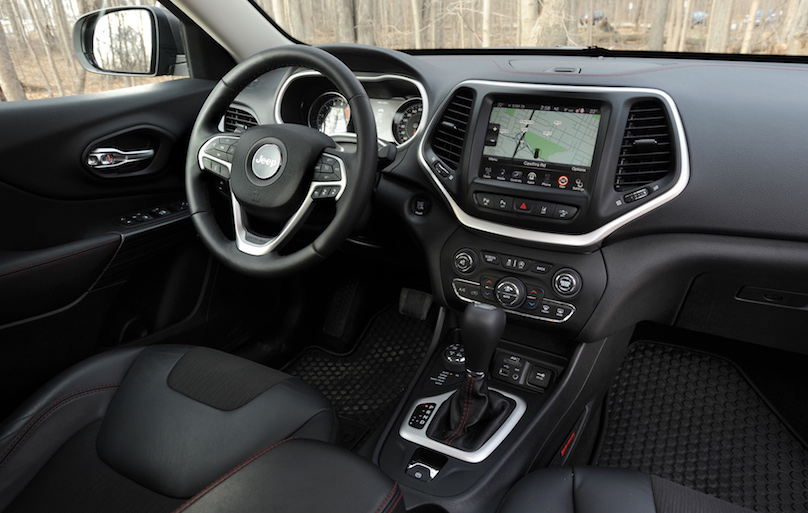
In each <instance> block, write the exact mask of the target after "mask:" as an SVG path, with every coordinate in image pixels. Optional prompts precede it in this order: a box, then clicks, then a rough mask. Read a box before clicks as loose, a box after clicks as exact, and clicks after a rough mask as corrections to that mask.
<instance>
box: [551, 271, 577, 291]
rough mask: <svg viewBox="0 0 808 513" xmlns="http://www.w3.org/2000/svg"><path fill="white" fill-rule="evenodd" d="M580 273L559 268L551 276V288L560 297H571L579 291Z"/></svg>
mask: <svg viewBox="0 0 808 513" xmlns="http://www.w3.org/2000/svg"><path fill="white" fill-rule="evenodd" d="M582 285H583V283H582V280H581V275H580V274H578V273H577V272H576V271H574V270H572V269H561V270H560V271H558V272H557V273H556V274H555V276H553V290H554V291H555V293H556V294H558V295H559V296H562V297H573V296H575V295H576V294H578V292H580V291H581V286H582Z"/></svg>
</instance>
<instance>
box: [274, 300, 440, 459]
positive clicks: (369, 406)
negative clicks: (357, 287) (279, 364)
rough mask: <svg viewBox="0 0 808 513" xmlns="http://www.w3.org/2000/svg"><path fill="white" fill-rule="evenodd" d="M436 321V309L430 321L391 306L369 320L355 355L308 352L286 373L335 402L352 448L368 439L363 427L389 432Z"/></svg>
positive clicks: (347, 441) (297, 359) (422, 356)
mask: <svg viewBox="0 0 808 513" xmlns="http://www.w3.org/2000/svg"><path fill="white" fill-rule="evenodd" d="M436 321H437V312H436V309H435V308H433V309H432V312H431V313H430V315H429V317H427V319H426V320H425V321H419V320H418V319H413V318H411V317H405V316H403V315H400V314H399V313H398V309H397V308H396V306H391V307H389V308H387V309H385V310H383V311H382V312H381V313H379V314H377V315H376V316H375V317H374V318H373V319H372V320H371V321H370V324H369V325H368V327H367V329H366V330H365V332H364V334H363V335H362V337H361V339H360V341H359V344H358V345H357V347H356V348H355V349H354V350H353V352H351V353H350V354H348V355H345V356H339V355H334V354H331V353H329V352H326V351H323V350H322V349H318V348H311V349H307V350H306V351H304V352H303V353H302V354H301V355H300V356H299V357H298V358H296V359H295V360H294V361H292V362H291V363H290V364H289V365H288V366H287V367H286V368H285V369H284V371H285V372H287V373H289V374H291V375H293V376H297V377H299V378H301V379H302V380H303V381H305V382H307V383H308V384H310V385H312V386H314V387H315V388H317V389H318V390H320V391H321V392H322V393H323V394H324V395H325V396H326V397H327V398H328V399H329V400H330V401H331V404H332V405H333V406H334V409H335V410H336V412H337V415H339V417H340V419H342V420H343V425H344V426H346V427H349V428H350V429H349V430H348V432H349V434H350V440H343V443H344V445H346V446H353V445H355V444H356V443H358V442H359V441H360V440H358V439H357V438H360V437H362V436H364V434H365V433H362V430H361V428H362V427H364V428H366V429H367V431H371V430H374V429H380V428H382V427H384V423H386V421H387V418H388V416H389V415H390V414H391V413H392V411H393V409H394V408H395V406H396V404H397V403H398V401H399V400H400V399H401V396H402V395H403V394H404V391H405V390H406V389H407V386H408V385H409V383H410V381H412V379H413V378H414V377H415V373H416V371H417V370H418V367H419V365H420V364H421V362H422V361H423V359H424V358H425V357H426V353H427V350H428V349H429V344H430V342H431V339H432V332H433V330H434V329H435V323H436ZM345 421H347V422H345ZM367 431H366V432H367Z"/></svg>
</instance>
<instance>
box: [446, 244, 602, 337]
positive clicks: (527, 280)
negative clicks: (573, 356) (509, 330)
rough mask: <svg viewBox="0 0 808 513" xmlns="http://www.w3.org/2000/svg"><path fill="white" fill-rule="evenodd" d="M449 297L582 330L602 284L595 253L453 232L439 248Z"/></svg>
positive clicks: (598, 257)
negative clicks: (555, 249)
mask: <svg viewBox="0 0 808 513" xmlns="http://www.w3.org/2000/svg"><path fill="white" fill-rule="evenodd" d="M441 254H442V256H441V259H442V263H441V269H442V271H441V273H442V276H443V279H442V281H443V284H444V291H445V294H446V297H447V300H448V301H449V302H450V303H452V304H453V306H454V307H455V308H462V304H463V303H487V304H492V305H497V306H499V307H501V308H503V309H504V310H505V311H506V312H508V313H509V315H510V316H511V317H514V318H515V319H523V320H524V321H525V322H531V321H535V322H541V323H548V324H550V325H553V326H557V327H559V328H563V329H564V330H565V331H569V332H575V331H576V330H580V329H581V328H582V327H583V325H584V324H585V323H586V321H587V319H588V318H589V316H590V315H591V313H592V311H594V308H595V306H597V302H598V300H599V299H600V297H601V295H602V294H603V291H604V289H605V286H606V269H605V266H604V264H603V258H602V256H601V255H600V253H599V252H593V253H589V254H575V253H561V252H556V251H548V250H543V249H539V248H525V247H521V246H516V245H513V244H508V243H504V242H497V241H493V240H488V239H482V238H479V237H476V236H474V235H473V234H470V233H468V232H462V231H461V232H458V233H455V234H454V235H453V236H452V237H450V239H449V240H448V241H447V243H446V245H445V246H444V249H443V251H442V252H441Z"/></svg>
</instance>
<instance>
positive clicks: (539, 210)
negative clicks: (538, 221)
mask: <svg viewBox="0 0 808 513" xmlns="http://www.w3.org/2000/svg"><path fill="white" fill-rule="evenodd" d="M555 210H556V205H555V203H545V202H543V201H538V202H536V205H535V206H534V207H533V212H531V214H533V215H534V216H538V217H553V214H554V213H555Z"/></svg>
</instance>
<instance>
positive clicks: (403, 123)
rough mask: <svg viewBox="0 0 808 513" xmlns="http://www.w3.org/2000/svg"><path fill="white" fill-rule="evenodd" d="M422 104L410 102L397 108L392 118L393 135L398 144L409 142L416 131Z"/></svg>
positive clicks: (422, 109) (421, 112) (415, 101)
mask: <svg viewBox="0 0 808 513" xmlns="http://www.w3.org/2000/svg"><path fill="white" fill-rule="evenodd" d="M423 112H424V104H423V103H422V102H421V100H410V101H408V102H405V103H404V104H402V105H401V107H399V109H398V112H396V115H395V117H394V118H393V135H394V136H395V138H396V142H397V143H398V144H403V143H405V142H407V141H409V140H410V139H411V138H412V137H413V136H414V135H415V133H416V132H417V131H418V126H419V125H420V124H421V114H423Z"/></svg>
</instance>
